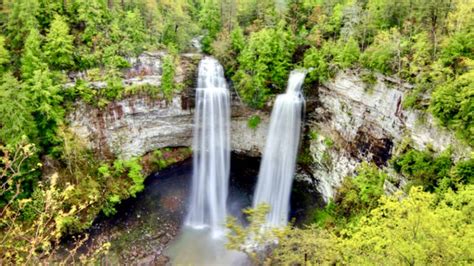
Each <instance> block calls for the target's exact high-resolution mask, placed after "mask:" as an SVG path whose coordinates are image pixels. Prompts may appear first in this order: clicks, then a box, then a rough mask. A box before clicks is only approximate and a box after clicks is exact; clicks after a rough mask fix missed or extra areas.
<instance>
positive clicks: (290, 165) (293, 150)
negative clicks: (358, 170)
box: [253, 71, 306, 227]
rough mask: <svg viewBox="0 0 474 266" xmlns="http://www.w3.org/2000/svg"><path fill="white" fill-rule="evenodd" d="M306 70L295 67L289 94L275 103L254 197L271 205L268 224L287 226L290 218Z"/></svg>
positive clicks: (289, 83) (255, 204) (283, 95)
mask: <svg viewBox="0 0 474 266" xmlns="http://www.w3.org/2000/svg"><path fill="white" fill-rule="evenodd" d="M305 75H306V73H305V72H301V71H293V72H291V74H290V78H289V79H288V88H287V90H286V93H285V94H280V95H278V97H277V99H276V101H275V106H274V107H273V111H272V116H271V121H270V131H269V132H268V138H267V142H266V144H265V150H264V152H263V159H262V164H261V165H260V173H259V175H258V183H257V188H256V191H255V197H254V201H253V205H254V207H256V206H257V205H259V204H261V203H266V204H268V205H270V212H269V213H268V216H267V226H274V227H277V226H284V225H286V223H287V221H288V213H289V205H290V194H291V186H292V183H293V176H294V173H295V166H296V155H297V151H298V144H299V140H300V132H301V114H302V111H303V106H304V98H303V96H302V94H301V86H302V85H303V82H304V78H305Z"/></svg>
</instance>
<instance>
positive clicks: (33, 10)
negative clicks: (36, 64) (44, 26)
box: [7, 0, 39, 53]
mask: <svg viewBox="0 0 474 266" xmlns="http://www.w3.org/2000/svg"><path fill="white" fill-rule="evenodd" d="M38 10H39V4H38V1H37V0H15V1H14V2H13V6H12V10H11V13H10V15H9V16H8V23H7V32H8V34H7V37H8V40H9V44H10V47H11V50H12V51H14V52H15V53H19V52H20V50H21V49H22V48H23V44H24V41H25V39H26V37H27V36H28V34H29V33H30V30H31V29H33V28H37V27H38V21H37V19H36V15H37V14H38Z"/></svg>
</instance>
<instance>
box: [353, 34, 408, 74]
mask: <svg viewBox="0 0 474 266" xmlns="http://www.w3.org/2000/svg"><path fill="white" fill-rule="evenodd" d="M401 38H402V36H401V35H400V33H399V32H398V30H396V29H392V30H391V31H380V32H379V33H378V34H377V36H375V40H374V43H373V44H372V45H370V46H369V47H368V48H367V49H366V50H365V51H364V53H363V54H362V55H361V62H362V64H363V65H364V66H365V67H367V68H369V69H371V70H375V71H379V72H381V73H383V74H392V73H394V72H395V73H396V72H397V70H398V71H400V70H401V66H400V62H401V58H402V51H401V50H402V40H401Z"/></svg>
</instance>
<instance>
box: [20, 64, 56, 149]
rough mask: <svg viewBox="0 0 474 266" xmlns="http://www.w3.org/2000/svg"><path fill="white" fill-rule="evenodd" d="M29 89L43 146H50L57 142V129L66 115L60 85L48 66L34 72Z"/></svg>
mask: <svg viewBox="0 0 474 266" xmlns="http://www.w3.org/2000/svg"><path fill="white" fill-rule="evenodd" d="M27 89H28V92H29V99H30V102H31V104H30V105H31V107H32V110H34V111H33V115H34V117H35V121H36V123H37V128H38V130H39V132H40V133H41V135H40V144H41V146H42V147H46V148H48V147H50V146H51V145H54V144H57V143H58V139H59V137H58V136H57V135H56V130H57V128H58V126H59V125H60V124H62V119H63V116H64V110H63V109H62V107H61V102H62V97H61V95H60V94H59V92H60V87H59V86H58V85H56V84H54V83H53V80H52V75H51V72H50V71H49V70H48V69H47V68H46V69H42V70H36V71H35V72H34V74H33V78H32V80H31V81H30V83H29V84H28V87H27Z"/></svg>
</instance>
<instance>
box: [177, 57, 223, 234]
mask: <svg viewBox="0 0 474 266" xmlns="http://www.w3.org/2000/svg"><path fill="white" fill-rule="evenodd" d="M229 128H230V95H229V90H228V88H227V84H226V81H225V78H224V71H223V68H222V66H221V65H220V64H219V62H218V61H217V60H216V59H214V58H212V57H205V58H204V59H203V60H201V62H200V64H199V76H198V88H197V89H196V113H195V121H194V140H193V149H194V155H193V156H194V161H193V184H192V191H191V202H190V206H189V212H188V217H187V220H186V224H187V225H189V226H192V227H195V228H204V227H210V229H211V231H212V234H213V235H214V236H217V235H220V234H221V233H223V226H224V223H225V218H226V215H227V212H226V203H227V194H228V183H229V170H230V132H229V131H230V129H229Z"/></svg>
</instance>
